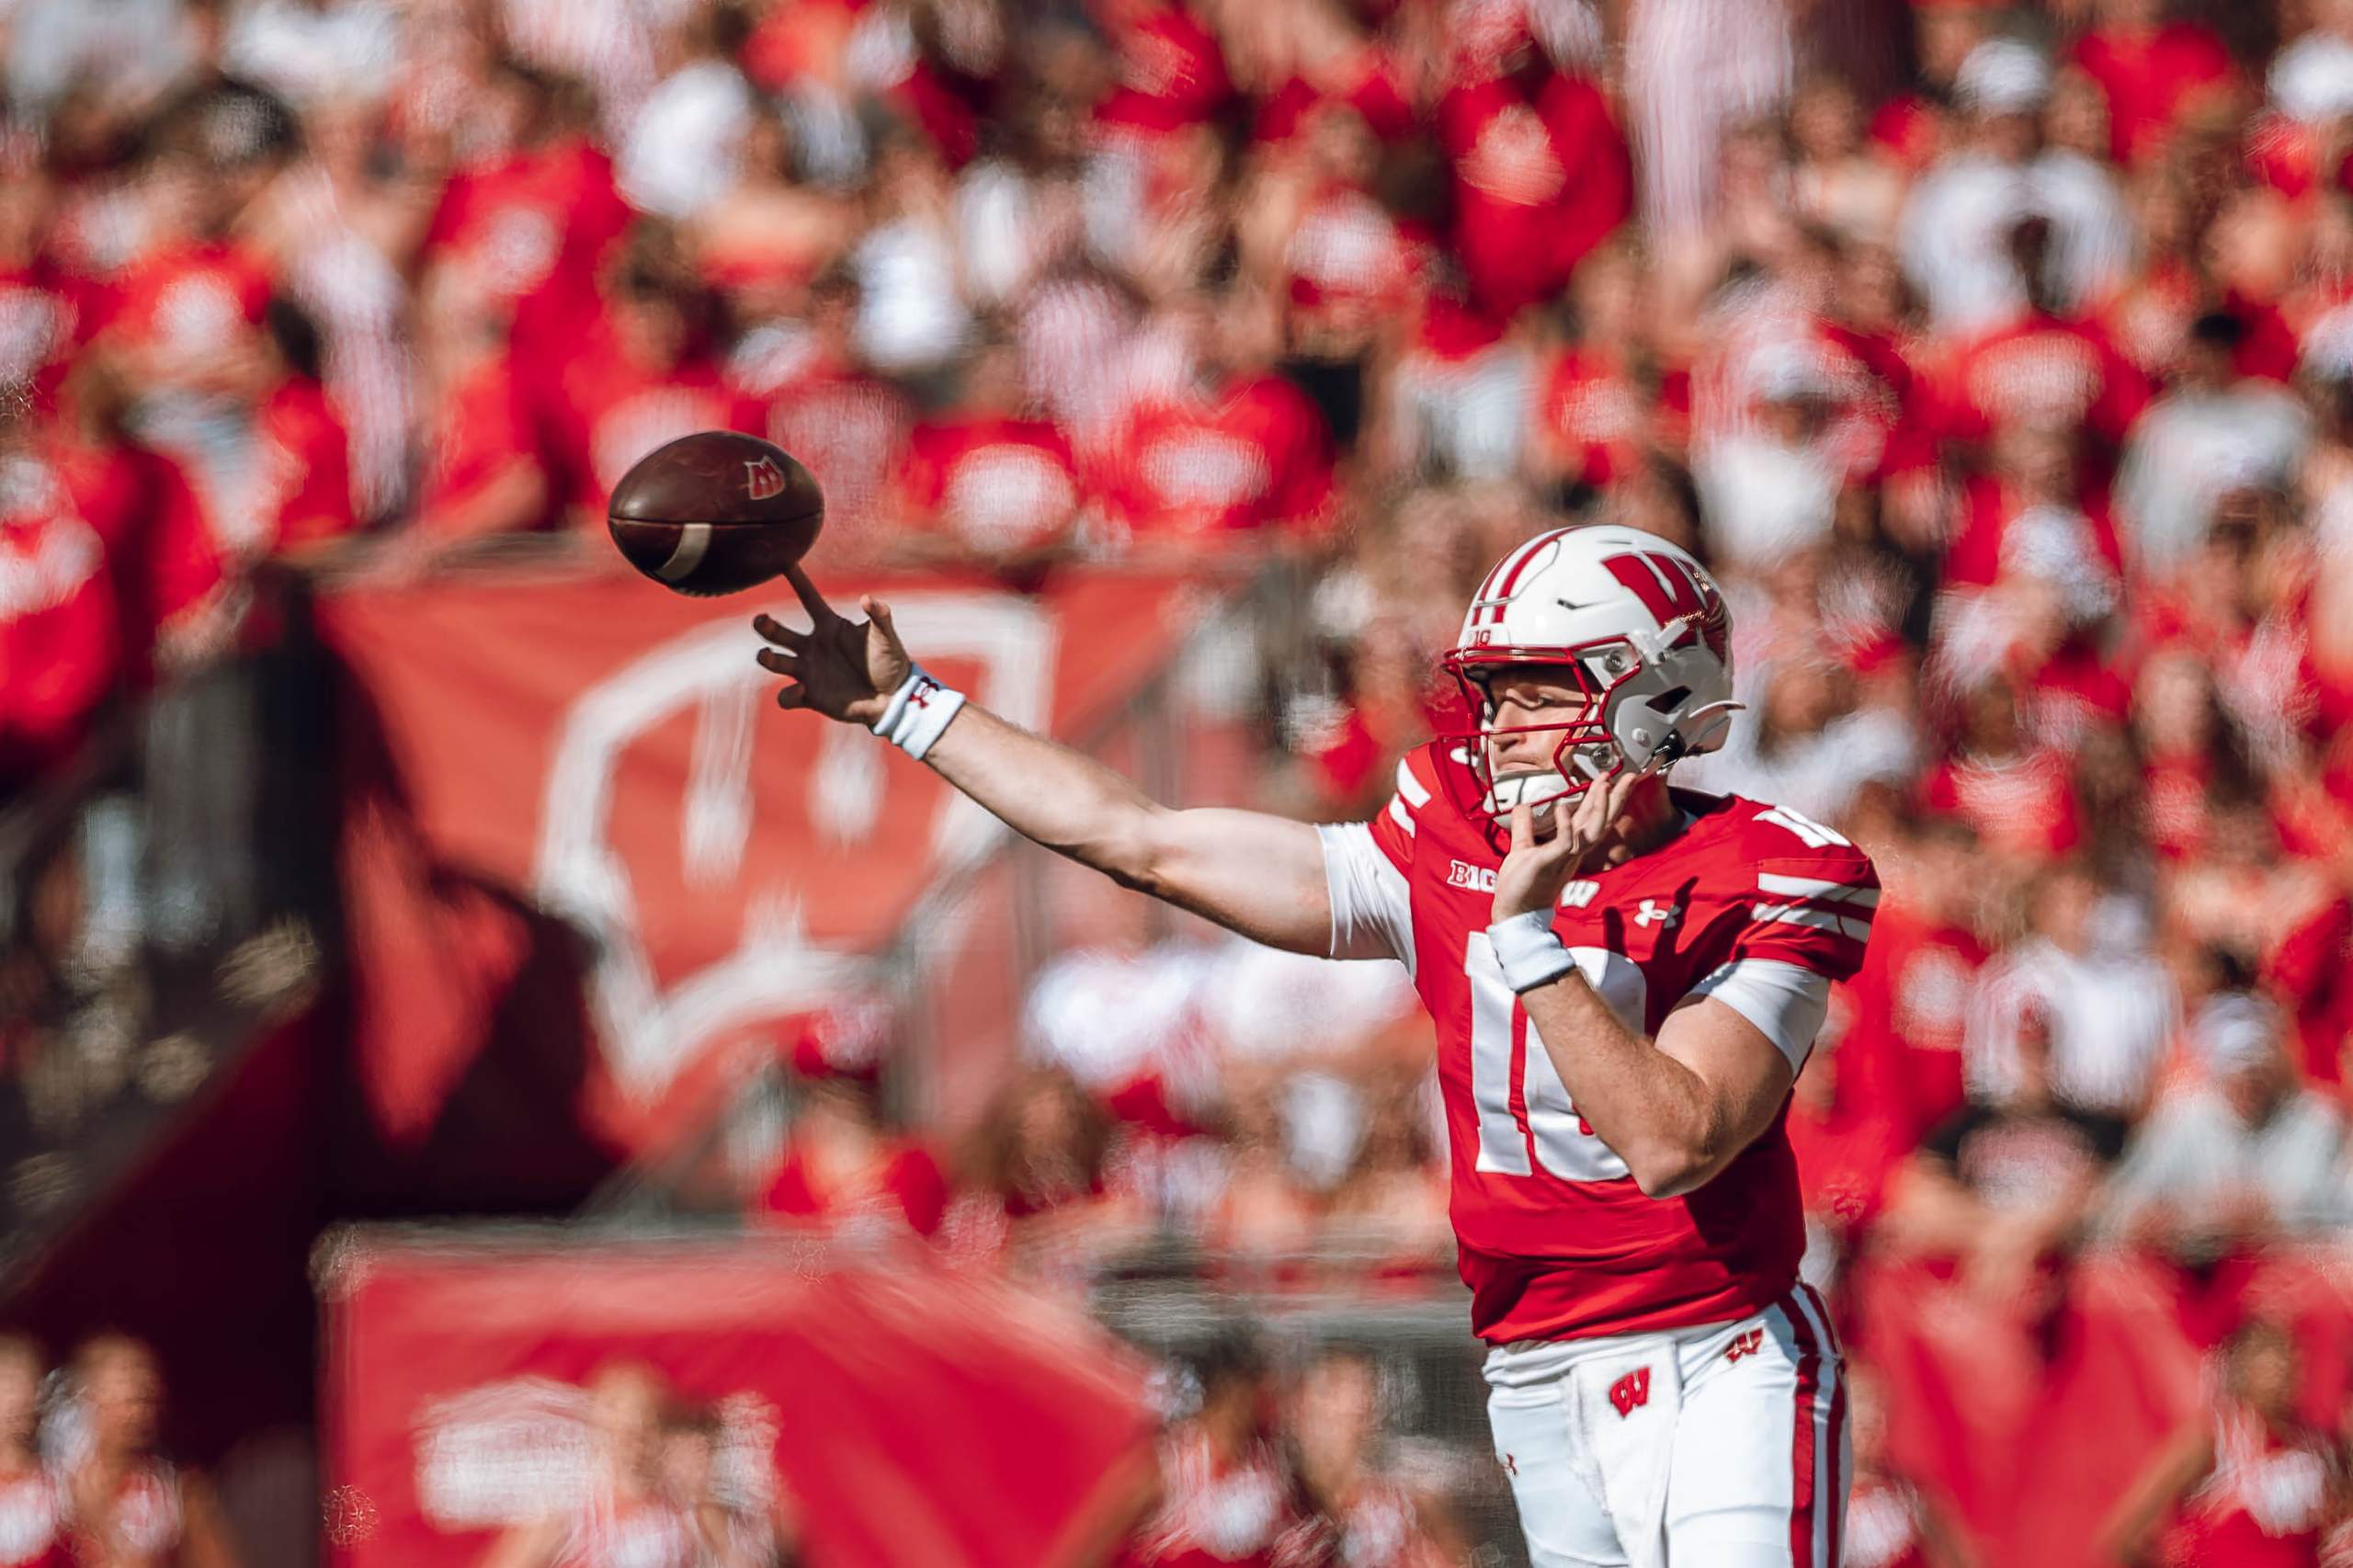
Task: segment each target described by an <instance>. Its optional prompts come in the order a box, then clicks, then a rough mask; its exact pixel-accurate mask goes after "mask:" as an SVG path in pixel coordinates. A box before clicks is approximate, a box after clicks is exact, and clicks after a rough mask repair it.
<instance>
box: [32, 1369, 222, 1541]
mask: <svg viewBox="0 0 2353 1568" xmlns="http://www.w3.org/2000/svg"><path fill="white" fill-rule="evenodd" d="M163 1421H164V1384H163V1377H162V1374H161V1372H160V1370H159V1369H158V1368H157V1365H156V1361H155V1357H154V1353H153V1351H151V1350H150V1349H149V1348H148V1347H147V1346H145V1345H143V1344H142V1343H140V1342H139V1341H137V1340H135V1339H130V1338H126V1337H124V1336H122V1335H114V1334H101V1335H94V1336H93V1337H91V1338H90V1339H88V1340H86V1341H85V1342H84V1343H83V1344H81V1345H80V1346H77V1347H75V1349H74V1353H73V1355H72V1356H71V1357H70V1358H68V1359H67V1361H66V1363H65V1365H63V1367H60V1368H57V1369H54V1370H52V1369H51V1368H50V1366H49V1365H48V1363H47V1362H46V1361H45V1360H44V1358H42V1355H41V1351H40V1346H37V1345H35V1344H34V1343H33V1342H32V1341H30V1340H28V1339H23V1338H19V1337H17V1336H15V1335H0V1561H5V1562H6V1563H7V1564H8V1565H9V1568H77V1565H81V1568H142V1565H145V1564H151V1563H153V1564H165V1563H168V1564H174V1565H177V1568H235V1564H236V1562H237V1556H236V1553H235V1551H234V1550H233V1547H232V1546H231V1544H230V1532H229V1530H228V1528H227V1526H226V1524H225V1522H224V1520H223V1518H222V1513H221V1509H220V1506H219V1504H218V1502H217V1501H216V1499H215V1497H214V1495H213V1493H212V1489H211V1487H210V1484H209V1483H207V1481H206V1480H205V1478H204V1477H203V1476H202V1475H200V1474H199V1473H198V1472H196V1471H188V1470H183V1469H181V1468H179V1467H177V1466H176V1465H174V1464H173V1463H172V1462H171V1461H170V1460H168V1459H167V1458H165V1453H164V1450H163V1449H162V1447H161V1439H162V1435H163Z"/></svg>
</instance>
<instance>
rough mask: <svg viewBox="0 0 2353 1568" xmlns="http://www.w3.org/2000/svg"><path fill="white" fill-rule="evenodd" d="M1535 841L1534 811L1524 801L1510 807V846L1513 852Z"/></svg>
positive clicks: (1532, 844) (1530, 845) (1528, 846)
mask: <svg viewBox="0 0 2353 1568" xmlns="http://www.w3.org/2000/svg"><path fill="white" fill-rule="evenodd" d="M1535 843H1536V812H1535V810H1534V808H1532V807H1530V806H1529V803H1528V802H1527V801H1519V802H1518V804H1516V805H1514V806H1513V807H1512V809H1511V846H1512V851H1513V853H1515V854H1517V853H1518V852H1519V851H1521V850H1524V849H1528V848H1530V847H1532V846H1534V845H1535Z"/></svg>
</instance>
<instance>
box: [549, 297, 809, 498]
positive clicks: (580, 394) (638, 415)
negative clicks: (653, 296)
mask: <svg viewBox="0 0 2353 1568" xmlns="http://www.w3.org/2000/svg"><path fill="white" fill-rule="evenodd" d="M598 336H599V339H600V341H598V342H597V343H596V344H595V345H594V346H593V347H589V348H587V349H586V350H585V351H584V352H582V353H580V354H578V355H577V356H576V357H575V358H574V359H573V361H572V362H571V364H569V365H568V366H566V367H565V369H564V370H563V378H562V383H561V384H562V390H563V395H562V396H561V397H560V398H558V399H557V400H556V401H555V402H554V403H553V404H552V405H551V406H547V407H545V408H543V409H542V410H541V417H542V419H543V420H544V421H545V424H544V426H543V427H542V437H541V438H542V440H543V441H544V442H545V448H544V450H545V451H546V454H547V456H548V458H549V459H550V463H549V466H550V468H551V471H552V473H551V483H553V484H555V485H557V486H558V487H559V488H560V489H561V492H562V494H563V496H564V498H565V500H566V502H567V503H568V504H569V505H571V506H574V507H575V508H578V509H579V510H580V511H581V512H583V513H585V514H587V515H591V516H593V517H596V518H597V520H598V521H599V522H600V523H601V521H602V519H603V517H604V513H605V501H606V498H607V497H608V496H609V495H610V494H612V489H613V486H614V485H616V484H618V483H620V479H621V476H622V475H623V474H625V473H627V472H629V471H630V467H631V464H633V463H635V462H636V461H637V460H638V459H640V458H642V457H643V456H644V455H645V454H646V453H648V452H650V451H652V450H653V449H654V448H656V447H658V446H661V445H662V444H663V443H665V442H666V441H674V440H676V439H677V438H678V437H681V436H691V435H693V434H694V433H695V432H696V431H698V430H718V429H726V430H742V431H745V432H747V433H750V434H754V435H756V434H758V433H759V431H760V429H761V426H762V425H763V423H764V420H763V417H762V413H761V410H760V408H759V406H758V405H757V404H756V403H754V402H753V401H752V400H751V399H749V398H746V397H745V396H743V395H742V394H741V393H739V392H736V391H734V389H733V388H732V387H730V386H729V385H728V384H727V382H726V381H725V380H724V379H723V378H722V375H721V374H720V371H719V368H718V367H717V366H715V365H713V364H711V363H710V361H709V360H706V359H700V358H688V359H687V360H686V361H685V362H684V363H682V364H679V365H676V366H675V367H673V368H670V369H651V368H648V367H646V366H642V365H639V364H637V363H635V362H633V361H632V360H631V358H629V357H628V356H627V355H626V354H625V353H624V352H623V351H622V349H621V347H620V344H619V343H618V342H617V341H616V340H615V338H614V336H613V335H612V334H611V333H609V332H607V333H602V334H599V335H598ZM788 450H799V451H808V450H811V449H810V448H807V447H801V448H789V449H788Z"/></svg>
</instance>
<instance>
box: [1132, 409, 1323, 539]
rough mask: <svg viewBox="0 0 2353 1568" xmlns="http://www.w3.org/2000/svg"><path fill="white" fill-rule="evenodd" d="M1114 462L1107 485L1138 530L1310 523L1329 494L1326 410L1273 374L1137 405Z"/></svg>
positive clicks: (1169, 532)
mask: <svg viewBox="0 0 2353 1568" xmlns="http://www.w3.org/2000/svg"><path fill="white" fill-rule="evenodd" d="M1111 461H1112V462H1113V464H1114V465H1115V466H1114V468H1113V470H1112V472H1110V473H1109V474H1108V475H1107V477H1106V483H1105V485H1104V488H1105V490H1106V491H1107V493H1108V494H1109V495H1110V496H1111V497H1112V499H1113V500H1114V502H1115V503H1116V504H1117V506H1119V508H1120V512H1121V514H1122V515H1123V516H1124V517H1126V518H1127V520H1128V524H1129V526H1130V527H1131V528H1133V529H1134V530H1135V532H1136V533H1137V534H1138V535H1139V536H1154V537H1161V538H1168V537H1176V538H1184V537H1203V536H1207V535H1211V534H1215V533H1224V532H1241V531H1248V530H1253V529H1258V528H1312V527H1314V526H1316V525H1319V524H1320V523H1321V522H1322V520H1323V517H1324V508H1325V506H1327V504H1328V503H1329V501H1330V499H1331V492H1332V454H1331V442H1330V440H1329V438H1328V437H1327V436H1326V434H1325V432H1324V421H1323V416H1322V415H1319V414H1318V413H1317V412H1316V409H1315V405H1314V404H1313V403H1311V402H1309V401H1308V398H1307V396H1306V394H1305V393H1303V392H1301V391H1300V390H1299V389H1298V388H1297V387H1295V386H1293V385H1292V384H1291V383H1290V382H1289V381H1285V380H1283V379H1282V378H1281V377H1279V376H1276V375H1270V374H1259V375H1245V376H1238V377H1236V378H1234V379H1233V380H1232V381H1228V382H1227V383H1226V384H1225V385H1224V386H1223V387H1222V388H1221V389H1220V390H1219V391H1217V392H1212V393H1211V394H1209V395H1207V396H1204V397H1197V398H1185V399H1181V400H1171V401H1165V402H1156V403H1144V404H1142V405H1141V406H1139V407H1138V408H1136V409H1135V410H1134V411H1133V412H1132V413H1131V415H1129V419H1128V426H1127V431H1126V434H1125V437H1124V438H1123V439H1121V440H1120V442H1119V443H1118V445H1117V446H1116V448H1115V449H1113V453H1112V455H1111Z"/></svg>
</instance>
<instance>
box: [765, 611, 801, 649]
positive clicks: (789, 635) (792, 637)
mask: <svg viewBox="0 0 2353 1568" xmlns="http://www.w3.org/2000/svg"><path fill="white" fill-rule="evenodd" d="M752 630H753V631H756V632H758V633H759V634H760V635H761V636H762V637H765V638H767V640H768V641H769V642H773V643H775V644H776V645H777V646H778V647H779V648H799V647H801V646H803V645H804V644H806V643H807V642H808V641H809V633H807V632H806V631H795V630H794V629H793V628H791V627H790V626H787V625H786V624H785V623H784V622H782V621H780V620H779V619H776V618H775V617H774V616H772V615H756V616H754V617H753V618H752Z"/></svg>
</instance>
